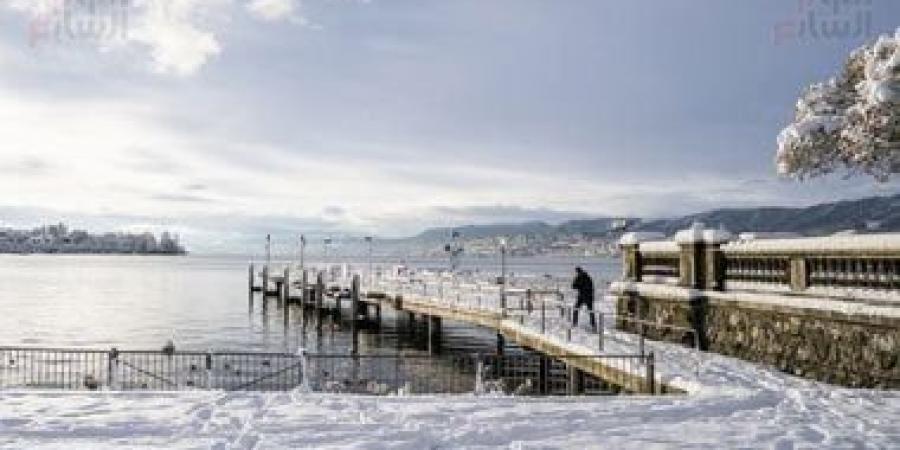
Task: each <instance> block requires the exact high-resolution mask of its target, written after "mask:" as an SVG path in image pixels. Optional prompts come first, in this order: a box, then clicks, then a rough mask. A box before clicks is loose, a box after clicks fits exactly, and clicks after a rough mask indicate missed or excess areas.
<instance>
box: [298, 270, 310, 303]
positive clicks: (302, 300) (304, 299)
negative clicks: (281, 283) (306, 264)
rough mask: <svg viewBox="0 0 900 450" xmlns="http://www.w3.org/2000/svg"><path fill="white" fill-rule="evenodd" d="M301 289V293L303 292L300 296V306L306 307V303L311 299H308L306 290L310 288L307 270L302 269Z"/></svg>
mask: <svg viewBox="0 0 900 450" xmlns="http://www.w3.org/2000/svg"><path fill="white" fill-rule="evenodd" d="M300 287H301V289H302V290H301V291H300V292H302V294H300V304H301V305H304V306H305V305H306V302H307V301H309V298H308V297H309V296H308V294H307V292H306V290H307V289H308V286H307V283H306V269H301V277H300Z"/></svg>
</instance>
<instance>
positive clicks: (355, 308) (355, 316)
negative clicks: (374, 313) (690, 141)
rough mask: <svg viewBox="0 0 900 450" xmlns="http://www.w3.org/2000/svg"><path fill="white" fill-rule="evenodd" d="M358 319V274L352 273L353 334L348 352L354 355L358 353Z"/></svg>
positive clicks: (351, 312)
mask: <svg viewBox="0 0 900 450" xmlns="http://www.w3.org/2000/svg"><path fill="white" fill-rule="evenodd" d="M358 320H359V275H353V281H352V282H351V283H350V332H351V334H352V336H353V339H352V341H353V343H352V347H351V349H350V353H352V354H354V355H356V354H357V353H359V327H357V324H356V322H357V321H358Z"/></svg>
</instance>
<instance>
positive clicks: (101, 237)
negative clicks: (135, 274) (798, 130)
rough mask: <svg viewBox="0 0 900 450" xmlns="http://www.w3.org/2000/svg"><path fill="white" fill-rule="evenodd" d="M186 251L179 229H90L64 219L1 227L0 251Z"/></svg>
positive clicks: (93, 252) (152, 253)
mask: <svg viewBox="0 0 900 450" xmlns="http://www.w3.org/2000/svg"><path fill="white" fill-rule="evenodd" d="M4 253H5V254H10V253H12V254H32V253H39V254H57V253H62V254H128V255H184V254H187V250H186V249H185V248H184V246H183V245H181V243H180V242H179V237H178V235H177V234H175V233H170V232H168V231H163V232H162V233H160V235H159V236H158V237H157V236H156V235H155V234H153V233H149V232H143V233H123V232H118V233H113V232H106V233H89V232H87V231H84V230H70V229H69V228H68V226H66V225H65V224H63V223H59V224H57V225H45V226H41V227H37V228H32V229H14V228H0V254H4Z"/></svg>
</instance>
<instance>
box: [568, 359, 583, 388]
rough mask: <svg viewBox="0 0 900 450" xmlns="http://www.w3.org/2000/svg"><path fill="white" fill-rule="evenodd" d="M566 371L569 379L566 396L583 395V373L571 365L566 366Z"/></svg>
mask: <svg viewBox="0 0 900 450" xmlns="http://www.w3.org/2000/svg"><path fill="white" fill-rule="evenodd" d="M566 370H567V375H568V378H569V383H568V394H569V395H581V394H584V372H582V371H581V370H579V369H578V368H577V367H575V366H573V365H571V364H566Z"/></svg>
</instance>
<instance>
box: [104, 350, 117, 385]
mask: <svg viewBox="0 0 900 450" xmlns="http://www.w3.org/2000/svg"><path fill="white" fill-rule="evenodd" d="M118 358H119V350H118V349H116V348H115V347H113V348H112V349H110V350H109V355H107V359H106V364H107V368H106V377H107V380H106V386H107V387H109V388H110V389H111V388H112V385H113V383H114V382H115V373H116V371H115V367H114V366H115V364H116V360H117V359H118Z"/></svg>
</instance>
